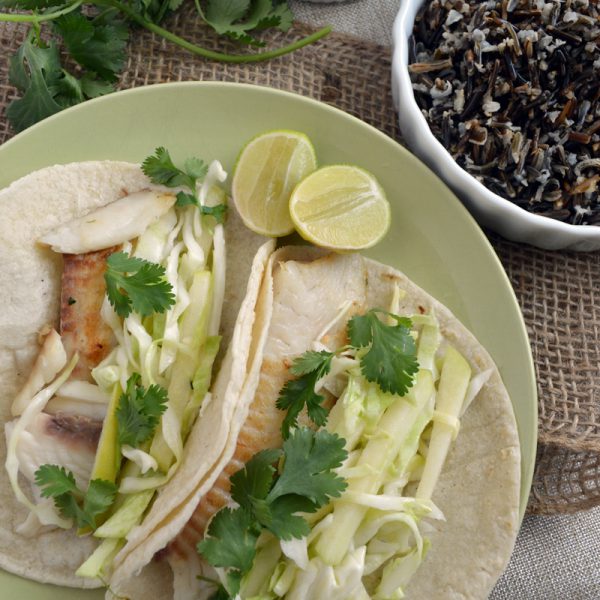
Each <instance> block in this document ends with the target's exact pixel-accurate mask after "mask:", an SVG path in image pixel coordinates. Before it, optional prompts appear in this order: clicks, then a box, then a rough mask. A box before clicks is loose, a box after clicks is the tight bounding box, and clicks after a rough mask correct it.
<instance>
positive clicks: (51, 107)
mask: <svg viewBox="0 0 600 600" xmlns="http://www.w3.org/2000/svg"><path fill="white" fill-rule="evenodd" d="M9 81H10V82H11V83H12V84H13V85H14V86H15V87H16V88H17V89H18V90H19V91H20V92H21V93H22V97H21V98H18V99H16V100H13V101H12V102H11V104H10V105H9V107H8V109H7V111H6V115H7V117H8V119H9V121H10V122H11V124H12V126H13V127H14V128H15V129H16V130H17V131H21V130H23V129H26V128H27V127H29V126H30V125H33V124H34V123H37V122H38V121H40V120H42V119H44V118H46V117H49V116H50V115H53V114H55V113H57V112H59V111H61V110H62V109H63V108H66V107H68V106H72V105H73V104H77V103H79V102H82V101H83V100H86V99H87V98H95V97H96V96H100V95H102V94H106V93H108V92H111V91H113V89H114V88H113V86H112V85H110V84H109V83H106V82H104V81H101V80H98V79H97V78H96V74H95V73H91V72H90V73H85V74H83V75H82V76H81V78H80V79H78V78H77V77H75V76H73V75H71V74H70V73H69V72H68V71H66V70H65V69H63V68H62V66H61V62H60V55H59V51H58V47H57V46H56V44H55V43H54V42H53V41H51V42H50V43H49V44H46V43H45V42H43V41H40V40H37V39H36V37H35V35H34V33H33V31H31V32H30V34H29V35H28V36H27V38H26V40H25V41H24V42H23V44H22V45H21V47H20V48H19V50H18V51H17V53H16V54H15V55H14V56H13V57H12V58H11V59H10V70H9Z"/></svg>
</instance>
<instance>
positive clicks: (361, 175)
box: [290, 165, 391, 250]
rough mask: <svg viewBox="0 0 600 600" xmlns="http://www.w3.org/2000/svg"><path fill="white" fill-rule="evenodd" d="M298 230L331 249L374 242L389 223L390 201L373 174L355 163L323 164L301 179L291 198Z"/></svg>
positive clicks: (362, 245) (305, 236)
mask: <svg viewBox="0 0 600 600" xmlns="http://www.w3.org/2000/svg"><path fill="white" fill-rule="evenodd" d="M290 214H291V217H292V220H293V222H294V225H295V226H296V229H297V230H298V233H300V235H301V236H302V237H303V238H304V239H305V240H308V241H309V242H312V243H313V244H316V245H317V246H323V247H324V248H331V249H332V250H360V249H362V248H370V247H371V246H373V245H375V244H376V243H377V242H378V241H379V240H381V238H383V236H384V235H385V234H386V233H387V230H388V229H389V226H390V218H391V217H390V205H389V202H388V201H387V199H386V197H385V193H384V191H383V189H382V188H381V186H380V185H379V183H378V182H377V180H376V179H375V177H373V175H371V174H370V173H368V172H367V171H365V170H364V169H360V168H358V167H354V166H350V165H332V166H329V167H323V168H322V169H319V170H318V171H315V172H314V173H312V174H311V175H309V176H308V177H307V178H306V179H304V180H303V181H301V182H300V183H299V184H298V185H297V186H296V189H295V190H294V191H293V193H292V197H291V199H290Z"/></svg>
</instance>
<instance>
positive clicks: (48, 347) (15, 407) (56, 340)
mask: <svg viewBox="0 0 600 600" xmlns="http://www.w3.org/2000/svg"><path fill="white" fill-rule="evenodd" d="M66 364H67V353H66V352H65V348H64V346H63V343H62V340H61V338H60V335H58V332H57V331H56V330H55V329H52V330H51V331H50V333H48V335H47V336H46V338H45V339H44V343H43V344H42V347H41V349H40V353H39V354H38V355H37V358H36V359H35V363H34V365H33V368H32V369H31V372H30V373H29V377H28V379H27V381H26V382H25V385H23V387H22V388H21V390H20V392H19V393H18V394H17V395H16V397H15V399H14V400H13V403H12V407H11V413H12V415H13V417H17V416H19V415H20V414H22V413H23V411H24V410H25V407H26V406H27V404H28V403H29V401H30V400H31V399H32V398H33V397H34V396H35V395H36V394H37V393H38V392H39V391H40V390H41V389H42V388H43V387H44V386H45V385H46V384H47V383H50V382H51V381H52V380H53V379H54V378H55V377H56V375H57V374H58V372H59V371H60V370H61V369H62V368H63V367H64V366H65V365H66Z"/></svg>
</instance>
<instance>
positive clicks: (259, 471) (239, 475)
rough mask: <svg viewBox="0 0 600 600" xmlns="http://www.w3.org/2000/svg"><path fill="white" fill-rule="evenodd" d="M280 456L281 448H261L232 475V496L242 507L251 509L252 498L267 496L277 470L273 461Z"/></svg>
mask: <svg viewBox="0 0 600 600" xmlns="http://www.w3.org/2000/svg"><path fill="white" fill-rule="evenodd" d="M280 457H281V450H261V451H260V452H258V453H257V454H255V455H254V456H253V457H252V458H251V459H250V460H249V461H248V462H247V463H246V464H245V465H244V467H243V468H242V469H240V470H239V471H237V472H236V473H234V474H233V475H232V476H231V497H232V498H233V499H234V500H235V501H236V502H237V503H238V504H239V505H240V506H241V507H243V508H247V509H250V508H251V507H252V501H251V499H254V498H257V499H261V500H262V499H264V498H266V497H267V495H268V494H269V491H270V490H271V486H272V485H273V476H274V475H275V471H276V469H275V467H273V463H275V462H276V461H277V460H279V458H280Z"/></svg>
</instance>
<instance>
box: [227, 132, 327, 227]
mask: <svg viewBox="0 0 600 600" xmlns="http://www.w3.org/2000/svg"><path fill="white" fill-rule="evenodd" d="M316 168H317V160H316V157H315V150H314V148H313V147H312V144H311V143H310V140H309V139H308V137H306V135H304V134H303V133H299V132H297V131H284V130H281V131H270V132H267V133H263V134H261V135H259V136H257V137H255V138H254V139H253V140H251V141H250V142H248V144H247V145H246V146H245V147H244V148H243V150H242V152H241V153H240V157H239V158H238V161H237V164H236V166H235V170H234V173H233V181H232V183H231V192H232V197H233V201H234V203H235V206H236V208H237V210H238V212H239V213H240V216H241V217H242V220H243V221H244V223H245V225H246V227H248V228H249V229H251V230H252V231H254V232H256V233H260V234H262V235H268V236H272V237H279V236H283V235H287V234H288V233H291V232H292V231H293V230H294V224H293V223H292V220H291V219H290V212H289V202H290V196H291V194H292V190H293V189H294V187H295V186H296V185H297V184H298V182H299V181H301V180H302V179H303V178H304V177H306V176H307V175H308V174H309V173H312V172H313V171H314V170H315V169H316Z"/></svg>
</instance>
